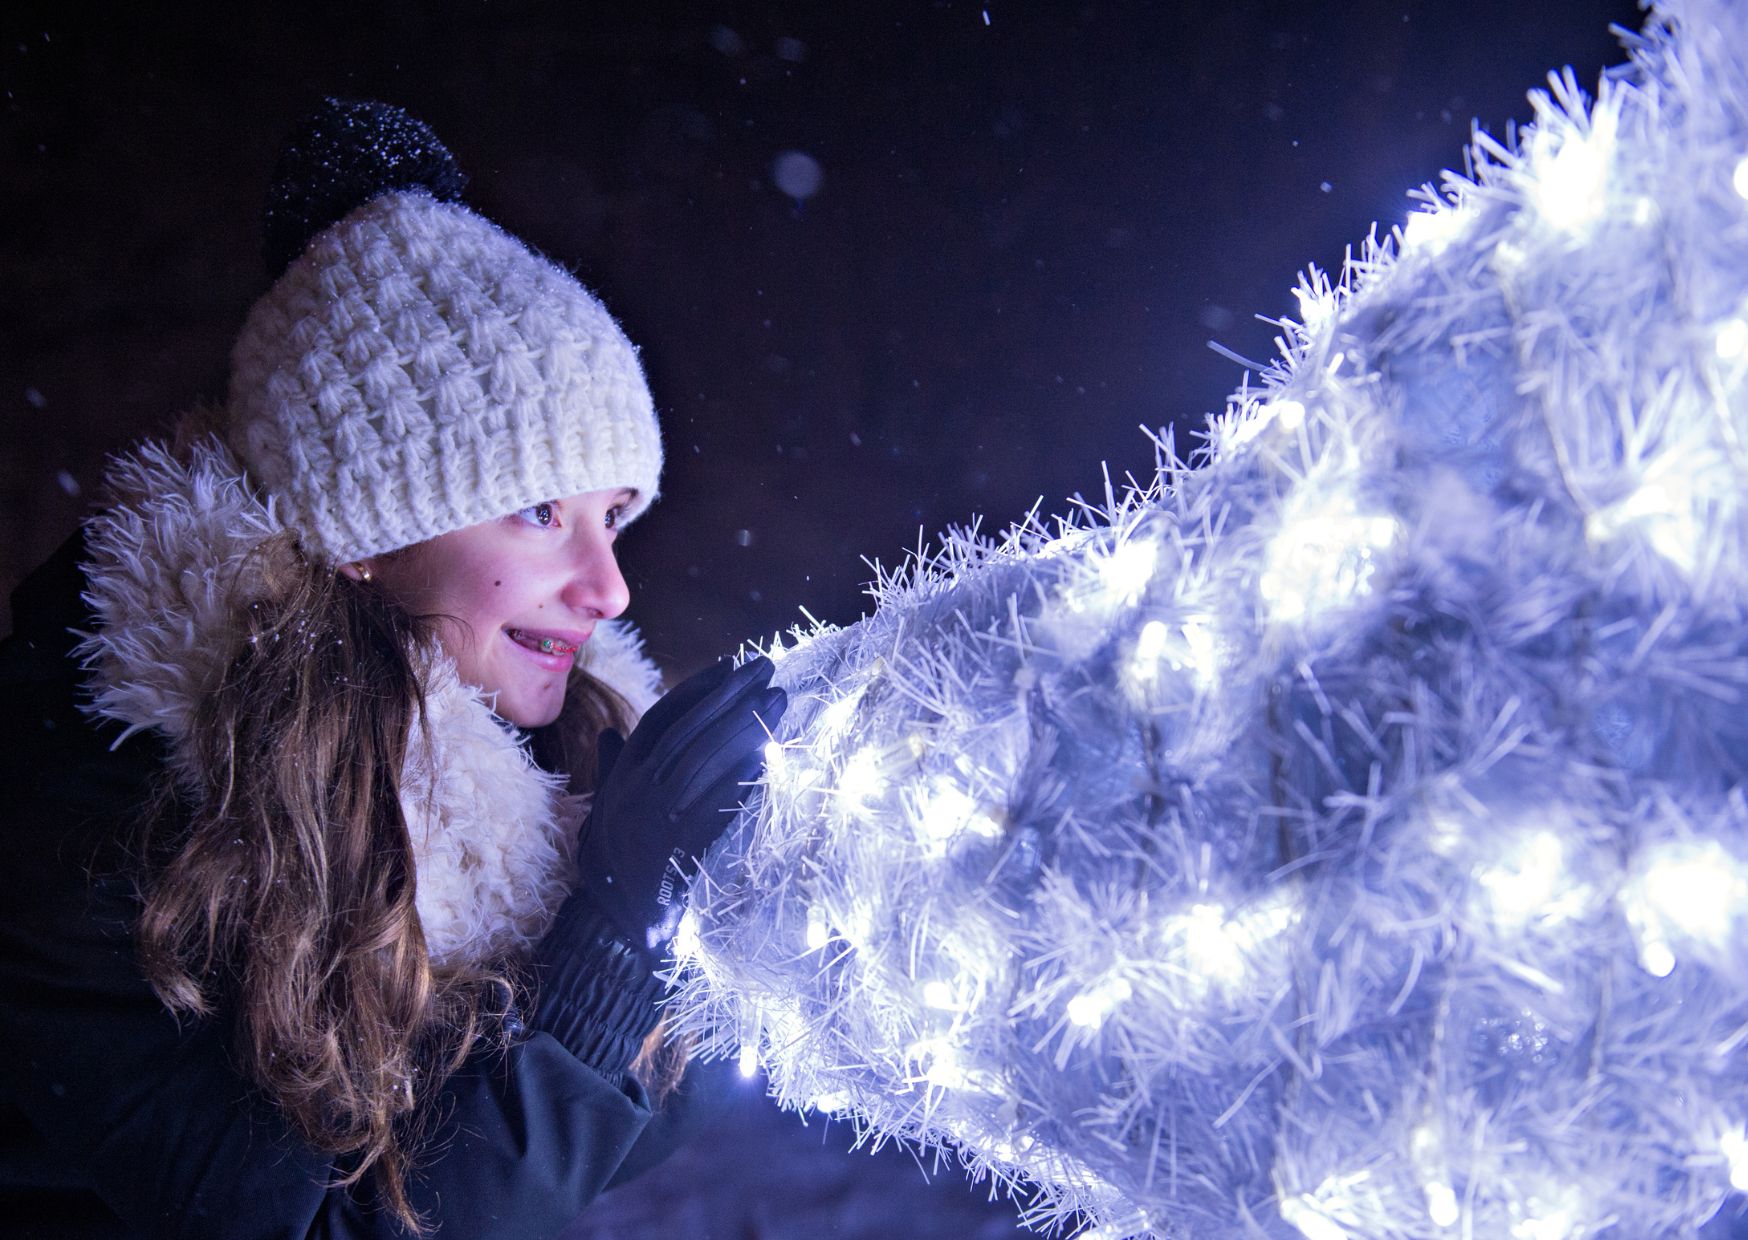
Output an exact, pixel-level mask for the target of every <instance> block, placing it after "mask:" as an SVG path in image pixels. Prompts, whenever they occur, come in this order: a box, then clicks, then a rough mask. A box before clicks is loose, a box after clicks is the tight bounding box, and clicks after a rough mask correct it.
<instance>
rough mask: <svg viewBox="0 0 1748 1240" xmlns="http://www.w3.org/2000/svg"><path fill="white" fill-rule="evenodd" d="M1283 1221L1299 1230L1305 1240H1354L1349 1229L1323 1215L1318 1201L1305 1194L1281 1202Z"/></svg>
mask: <svg viewBox="0 0 1748 1240" xmlns="http://www.w3.org/2000/svg"><path fill="white" fill-rule="evenodd" d="M1281 1220H1282V1221H1283V1222H1285V1223H1286V1224H1287V1225H1288V1226H1291V1227H1296V1228H1298V1229H1299V1234H1300V1235H1302V1236H1304V1237H1305V1240H1352V1238H1351V1237H1350V1236H1349V1235H1348V1231H1347V1228H1345V1227H1343V1226H1342V1225H1341V1224H1340V1223H1338V1222H1336V1221H1335V1220H1334V1219H1332V1218H1330V1217H1329V1216H1328V1215H1327V1214H1325V1213H1323V1211H1322V1210H1320V1209H1318V1208H1317V1203H1316V1201H1314V1200H1313V1199H1312V1198H1311V1197H1309V1196H1306V1195H1304V1194H1301V1195H1299V1196H1297V1197H1288V1198H1286V1199H1285V1200H1283V1201H1282V1202H1281Z"/></svg>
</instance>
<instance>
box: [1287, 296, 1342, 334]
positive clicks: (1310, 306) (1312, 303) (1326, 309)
mask: <svg viewBox="0 0 1748 1240" xmlns="http://www.w3.org/2000/svg"><path fill="white" fill-rule="evenodd" d="M1293 296H1294V298H1295V299H1297V301H1298V303H1299V321H1300V322H1301V323H1303V324H1304V325H1305V326H1306V327H1308V328H1312V329H1313V330H1315V329H1316V328H1317V327H1319V326H1321V325H1322V324H1323V323H1324V322H1325V321H1327V320H1328V319H1329V317H1330V316H1331V315H1333V314H1334V313H1335V298H1333V297H1325V296H1324V295H1323V294H1321V293H1317V292H1313V291H1312V290H1310V289H1306V288H1296V289H1294V290H1293Z"/></svg>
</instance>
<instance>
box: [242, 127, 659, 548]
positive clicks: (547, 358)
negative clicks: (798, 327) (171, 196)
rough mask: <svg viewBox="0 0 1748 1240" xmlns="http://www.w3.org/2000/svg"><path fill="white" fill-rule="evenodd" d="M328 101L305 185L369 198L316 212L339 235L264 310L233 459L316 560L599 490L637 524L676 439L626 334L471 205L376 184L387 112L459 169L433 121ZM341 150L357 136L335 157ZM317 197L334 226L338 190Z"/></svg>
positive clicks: (258, 316)
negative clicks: (315, 182) (339, 186)
mask: <svg viewBox="0 0 1748 1240" xmlns="http://www.w3.org/2000/svg"><path fill="white" fill-rule="evenodd" d="M328 108H329V109H330V110H336V111H334V112H333V116H337V117H338V118H339V123H338V124H336V123H334V121H333V117H330V118H329V120H328V121H327V122H326V129H323V128H322V125H321V124H318V125H317V131H318V137H317V139H315V140H312V139H311V138H310V136H309V130H308V128H307V126H306V130H305V132H304V135H303V137H302V140H301V141H302V143H303V148H304V149H302V150H300V154H299V158H297V159H295V160H293V161H292V165H293V169H294V174H295V172H296V171H297V170H298V169H303V168H308V167H311V166H317V167H320V168H322V169H332V168H335V167H340V168H342V169H343V170H345V171H346V175H347V176H348V177H349V179H350V180H352V181H353V182H361V183H362V189H361V190H359V189H353V188H348V189H347V191H346V193H344V194H342V195H341V201H343V200H344V198H345V197H346V196H351V201H353V202H362V203H363V205H361V206H357V207H355V208H353V209H351V210H349V211H348V212H347V213H346V214H344V215H343V216H340V217H339V218H338V219H337V222H334V223H326V221H325V220H322V219H320V217H319V216H318V218H317V223H321V224H326V226H325V227H321V228H320V230H319V231H316V232H315V235H314V237H313V239H312V240H310V241H309V242H308V245H307V248H304V249H303V250H302V252H301V253H300V254H298V255H297V256H296V257H295V258H292V259H291V261H290V263H289V265H288V266H286V268H285V271H284V274H283V275H281V276H280V277H279V279H278V281H277V282H276V283H275V284H274V285H273V287H272V288H271V289H269V290H268V292H267V294H266V295H265V296H264V297H262V298H261V300H260V301H258V302H257V303H256V304H255V306H254V308H253V309H252V310H251V311H250V312H249V316H248V319H247V320H246V322H245V323H244V326H243V331H242V334H241V336H239V337H238V339H237V342H236V346H235V348H234V349H233V350H232V353H231V383H230V400H229V409H228V412H229V419H230V440H231V446H232V448H233V449H234V450H235V451H236V453H237V454H238V456H239V457H240V458H241V459H242V461H243V464H244V465H245V467H246V468H247V469H248V470H249V472H250V474H251V475H252V476H253V478H254V479H255V481H256V482H257V483H258V484H259V485H260V486H262V487H263V488H264V489H265V490H266V491H267V492H268V494H270V495H271V496H273V497H274V498H275V500H276V501H277V502H278V503H279V504H280V505H281V506H282V512H283V515H284V518H285V521H286V523H287V525H289V526H290V527H291V528H292V529H294V530H296V531H298V534H299V537H300V541H301V543H302V545H303V548H304V551H305V553H306V554H308V555H310V556H311V557H312V558H315V559H318V560H321V561H322V562H325V563H343V562H346V561H351V560H359V559H364V558H366V557H368V556H371V555H375V554H378V553H380V552H384V551H392V550H395V549H396V548H399V547H405V546H409V545H410V544H412V543H416V542H422V541H424V540H425V539H428V538H433V537H435V536H437V535H438V534H443V533H447V532H449V531H450V530H457V529H461V528H462V527H464V526H468V525H474V524H477V523H478V522H481V521H486V520H490V519H492V518H495V517H501V516H505V515H507V514H509V513H513V512H516V511H517V510H519V509H522V508H526V507H528V506H529V505H531V504H537V503H540V502H543V501H546V500H552V499H562V498H566V497H568V496H571V495H575V494H578V493H581V492H584V491H595V490H604V489H609V488H619V487H629V488H631V489H632V490H634V491H635V492H636V493H637V494H636V498H635V499H634V500H632V501H631V503H630V504H629V505H628V507H627V510H626V512H625V513H624V519H625V520H629V519H631V518H632V517H635V516H636V515H637V514H638V513H640V512H642V511H643V510H644V509H645V508H646V507H648V505H649V503H650V502H651V501H652V500H653V499H654V498H655V496H656V491H657V483H658V481H659V478H660V475H661V465H662V448H661V438H660V434H659V431H658V429H657V426H656V419H655V409H654V405H653V402H652V401H651V399H650V393H649V386H648V384H647V383H646V382H645V381H644V377H643V369H642V367H641V366H640V365H639V363H638V359H637V351H636V349H635V348H633V346H632V344H631V342H630V341H629V340H627V339H626V337H625V333H624V332H623V331H621V330H620V328H619V325H618V324H617V323H615V322H614V321H613V318H612V316H611V315H609V314H608V313H607V311H606V309H605V308H604V307H603V306H602V305H601V303H600V302H599V301H598V300H597V299H596V298H595V297H594V296H593V295H591V294H590V293H589V291H588V290H587V289H585V288H583V286H582V285H580V284H578V283H577V281H576V280H575V279H573V278H572V277H571V276H570V275H569V274H568V273H567V272H565V271H563V270H562V269H561V268H559V267H557V266H556V265H554V264H553V263H552V262H550V261H548V260H547V259H545V258H542V257H541V256H540V255H538V254H535V253H533V252H532V251H530V250H529V249H528V248H527V247H526V246H524V245H523V244H522V243H521V242H520V241H518V240H516V239H515V238H514V237H512V236H510V235H509V234H508V233H506V232H504V231H503V230H502V229H500V228H498V227H497V226H496V225H495V224H492V223H490V222H489V221H487V220H486V219H484V218H482V217H481V216H479V215H476V214H475V213H474V212H472V211H469V210H468V209H467V208H466V207H463V206H461V205H460V204H458V203H455V202H445V201H440V200H439V198H437V197H433V196H432V194H431V193H430V192H427V190H426V189H424V188H422V187H419V186H418V185H417V184H416V183H415V184H414V187H412V188H394V189H390V190H389V191H388V192H379V193H375V194H372V193H370V190H371V189H373V188H375V187H374V186H371V185H370V184H368V182H369V181H370V178H371V176H373V175H376V174H377V173H380V172H381V171H382V168H383V166H384V152H385V151H387V152H389V153H390V154H392V153H393V149H394V142H393V141H390V142H384V140H383V137H382V128H383V118H385V117H387V118H389V119H390V121H391V122H392V125H391V128H393V129H394V131H395V132H394V134H393V135H391V136H392V137H393V138H394V139H395V140H396V141H401V142H404V141H405V140H406V134H408V133H409V132H411V133H414V134H415V135H416V137H417V139H418V140H419V141H420V142H421V143H423V144H424V145H422V146H421V148H420V151H419V155H420V158H421V159H425V160H429V159H430V158H431V151H430V149H429V148H430V146H431V145H435V146H436V149H437V151H438V152H439V153H440V154H441V156H442V158H443V159H447V158H448V152H447V151H446V150H443V148H442V147H441V145H440V144H437V143H436V139H435V137H434V136H432V135H430V131H429V130H428V129H426V128H425V127H424V126H423V125H421V124H419V123H418V122H416V121H411V119H410V118H408V117H406V115H405V113H402V112H400V111H399V110H398V109H390V108H386V107H384V105H381V104H342V103H338V102H336V101H329V104H328ZM336 135H337V136H336ZM312 141H313V145H314V147H315V148H316V154H314V155H311V154H310V153H309V149H308V148H310V147H311V145H312ZM335 142H338V143H341V144H351V145H350V146H349V147H347V149H343V150H340V151H338V153H336V151H335V150H334V149H325V150H324V149H321V148H322V144H323V143H327V144H329V146H330V148H331V147H332V144H333V143H335ZM360 144H362V152H361V151H360V150H359V149H357V148H358V147H359V145H360ZM360 162H362V163H363V164H364V165H365V171H364V174H363V175H362V176H359V175H358V170H357V166H358V165H359V164H360ZM281 163H282V178H281V179H282V181H283V166H284V165H285V163H286V161H285V160H284V159H282V161H281ZM404 163H405V160H404V159H390V160H389V161H388V164H387V166H388V167H390V169H391V170H392V169H393V168H396V167H399V166H400V165H401V164H404ZM452 175H453V176H454V186H455V189H456V191H457V192H458V191H459V185H460V178H459V174H458V173H455V174H452ZM381 179H385V180H389V181H390V182H391V183H393V181H394V178H392V177H389V178H381ZM399 183H400V184H401V185H403V186H404V185H406V184H407V183H408V182H407V178H406V177H405V176H404V175H402V176H401V177H400V178H399ZM319 188H320V190H321V195H322V198H323V202H324V203H325V204H326V205H325V206H319V207H318V208H317V210H318V211H321V210H325V211H327V213H328V214H329V215H330V216H332V215H333V214H334V207H333V203H334V202H335V201H336V198H335V190H334V187H333V185H331V184H325V185H323V186H321V187H319ZM276 190H277V191H279V192H280V193H281V194H283V192H284V186H283V184H282V185H280V186H276ZM270 224H271V220H270Z"/></svg>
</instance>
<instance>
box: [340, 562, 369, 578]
mask: <svg viewBox="0 0 1748 1240" xmlns="http://www.w3.org/2000/svg"><path fill="white" fill-rule="evenodd" d="M340 572H341V573H342V574H343V575H344V576H347V577H350V578H351V579H352V580H353V581H369V580H370V565H369V564H368V563H366V562H364V561H363V560H360V561H359V562H358V563H356V564H342V565H340Z"/></svg>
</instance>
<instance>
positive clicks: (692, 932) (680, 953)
mask: <svg viewBox="0 0 1748 1240" xmlns="http://www.w3.org/2000/svg"><path fill="white" fill-rule="evenodd" d="M703 946H704V943H703V940H702V939H700V938H699V937H698V914H697V912H696V911H695V910H693V909H690V908H689V909H687V910H686V911H685V913H683V914H682V915H681V917H680V925H679V928H678V929H676V930H675V931H674V958H675V959H677V960H690V959H691V958H692V957H693V956H696V955H697V954H698V953H699V951H700V950H701V949H702V948H703Z"/></svg>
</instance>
